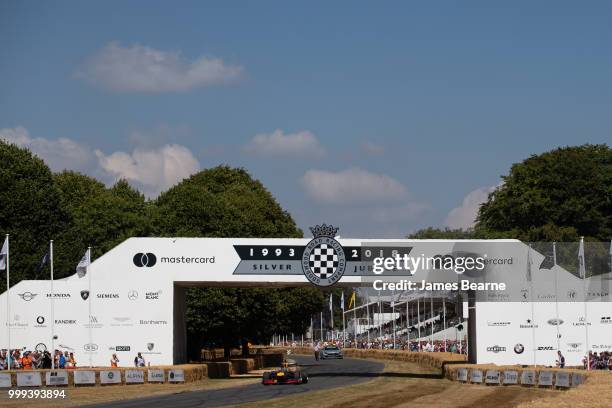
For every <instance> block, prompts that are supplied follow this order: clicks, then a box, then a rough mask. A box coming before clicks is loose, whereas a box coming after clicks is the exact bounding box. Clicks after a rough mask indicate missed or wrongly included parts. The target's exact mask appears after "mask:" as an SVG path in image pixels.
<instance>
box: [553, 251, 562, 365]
mask: <svg viewBox="0 0 612 408" xmlns="http://www.w3.org/2000/svg"><path fill="white" fill-rule="evenodd" d="M555 266H557V243H556V242H553V268H555ZM554 271H555V272H554V273H555V314H556V316H555V317H556V318H557V324H556V327H557V351H561V338H560V334H559V326H560V325H561V324H560V323H559V291H558V284H557V269H556V268H555V269H554ZM559 363H561V362H560V361H559Z"/></svg>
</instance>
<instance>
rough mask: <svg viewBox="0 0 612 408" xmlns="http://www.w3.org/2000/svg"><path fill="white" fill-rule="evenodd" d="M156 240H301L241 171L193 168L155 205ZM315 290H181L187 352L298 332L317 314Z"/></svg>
mask: <svg viewBox="0 0 612 408" xmlns="http://www.w3.org/2000/svg"><path fill="white" fill-rule="evenodd" d="M155 206H156V209H155V215H154V218H155V222H154V225H155V233H156V235H158V236H202V237H262V238H263V237H301V236H302V231H301V230H300V229H299V228H297V226H296V225H295V222H294V221H293V219H292V218H291V216H290V215H289V214H288V213H287V212H286V211H284V210H283V209H282V208H281V206H280V205H279V204H278V202H277V201H276V200H275V199H274V197H273V196H272V195H271V194H270V193H269V192H268V191H267V190H266V189H265V188H264V187H263V185H262V184H261V183H260V182H259V181H257V180H253V179H252V178H251V176H250V175H249V174H248V173H247V172H246V171H245V170H243V169H235V168H230V167H227V166H220V167H215V168H212V169H208V170H204V171H201V172H199V173H197V174H195V175H193V176H191V177H190V178H188V179H185V180H183V181H182V182H181V183H179V184H177V185H176V186H174V187H172V188H171V189H170V190H168V191H166V192H164V193H162V194H161V195H160V196H159V198H158V199H157V200H156V201H155ZM322 302H323V295H322V294H321V292H320V291H319V290H318V289H311V288H309V289H304V288H301V289H271V288H260V289H250V288H249V289H245V288H235V289H227V288H192V289H189V290H188V292H187V309H188V312H187V321H186V324H187V331H188V334H189V336H188V348H189V352H190V355H191V357H192V358H193V357H198V356H199V349H200V347H201V346H202V345H203V344H206V343H208V344H209V345H213V344H214V345H217V346H221V345H222V346H223V347H224V349H225V350H226V357H228V356H229V355H228V351H229V349H230V347H234V346H236V345H238V344H240V343H242V344H244V343H246V341H253V342H265V341H268V340H269V339H270V337H271V335H272V334H273V333H279V334H281V333H290V332H294V333H296V334H300V333H303V332H304V331H305V330H306V328H307V327H308V325H309V324H310V316H311V315H312V314H313V313H315V312H318V311H319V310H321V307H322Z"/></svg>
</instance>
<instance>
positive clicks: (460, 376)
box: [457, 368, 468, 382]
mask: <svg viewBox="0 0 612 408" xmlns="http://www.w3.org/2000/svg"><path fill="white" fill-rule="evenodd" d="M467 375H468V370H467V368H460V369H458V370H457V381H463V382H467V379H468V376H467Z"/></svg>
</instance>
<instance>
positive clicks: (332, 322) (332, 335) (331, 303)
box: [329, 293, 334, 343]
mask: <svg viewBox="0 0 612 408" xmlns="http://www.w3.org/2000/svg"><path fill="white" fill-rule="evenodd" d="M332 296H333V295H332V294H331V293H330V294H329V318H330V320H331V337H332V343H333V341H334V303H333V297H332Z"/></svg>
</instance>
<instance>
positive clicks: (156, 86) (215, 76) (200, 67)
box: [77, 42, 243, 92]
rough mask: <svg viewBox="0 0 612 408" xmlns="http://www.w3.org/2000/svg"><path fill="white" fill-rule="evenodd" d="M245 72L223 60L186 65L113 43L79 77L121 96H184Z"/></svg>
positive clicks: (164, 54) (169, 55) (174, 55)
mask: <svg viewBox="0 0 612 408" xmlns="http://www.w3.org/2000/svg"><path fill="white" fill-rule="evenodd" d="M242 72H243V68H242V67H240V66H238V65H228V64H226V63H225V62H224V61H223V60H222V59H220V58H214V57H200V58H198V59H196V60H194V61H191V62H190V61H187V60H185V59H184V58H182V57H181V55H180V53H178V52H173V51H160V50H156V49H154V48H151V47H147V46H143V45H139V44H135V45H132V46H131V47H122V46H121V45H120V44H118V43H115V42H113V43H110V44H108V45H107V46H106V47H104V48H102V49H101V50H99V51H98V52H97V53H95V54H94V55H93V56H91V57H90V58H89V59H88V60H87V61H86V62H85V64H84V65H83V67H82V68H81V69H80V70H79V71H78V72H77V77H79V78H82V79H85V80H87V81H89V82H91V83H93V84H96V85H100V86H103V87H108V88H110V89H112V90H114V91H122V92H183V91H190V90H193V89H195V88H199V87H205V86H210V85H217V84H222V83H227V82H231V81H233V80H235V79H237V78H238V77H240V75H241V74H242Z"/></svg>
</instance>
